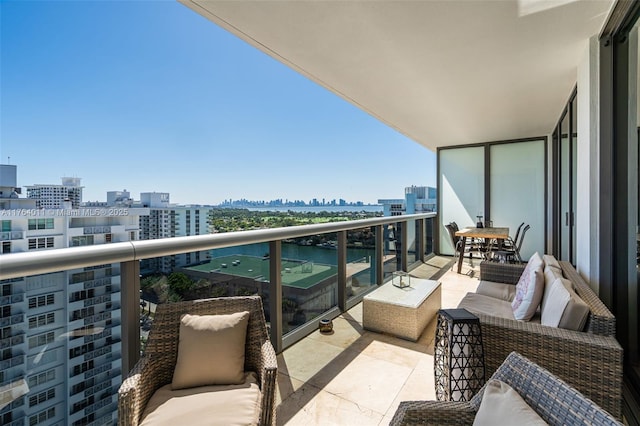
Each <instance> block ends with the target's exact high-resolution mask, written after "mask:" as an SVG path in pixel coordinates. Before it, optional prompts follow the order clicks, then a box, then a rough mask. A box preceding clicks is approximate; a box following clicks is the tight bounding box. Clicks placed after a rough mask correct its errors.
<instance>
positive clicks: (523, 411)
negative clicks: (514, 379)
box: [473, 379, 547, 426]
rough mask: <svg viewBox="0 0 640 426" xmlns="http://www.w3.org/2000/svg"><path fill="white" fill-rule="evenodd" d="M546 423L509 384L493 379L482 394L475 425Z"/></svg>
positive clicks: (494, 425) (500, 425) (530, 425)
mask: <svg viewBox="0 0 640 426" xmlns="http://www.w3.org/2000/svg"><path fill="white" fill-rule="evenodd" d="M515 424H518V425H529V426H532V425H534V426H535V425H546V424H547V423H546V422H545V421H544V420H542V417H540V416H539V415H538V413H536V412H535V411H534V410H533V408H531V407H530V406H529V405H527V403H526V402H525V400H524V399H522V397H521V396H520V395H519V394H518V392H516V391H515V389H513V388H512V387H511V386H509V385H508V384H506V383H504V382H501V381H500V380H496V379H491V380H489V381H488V382H487V386H486V388H485V390H484V393H483V394H482V402H480V407H479V408H478V412H477V413H476V417H475V419H474V420H473V426H484V425H490V426H502V425H505V426H506V425H515Z"/></svg>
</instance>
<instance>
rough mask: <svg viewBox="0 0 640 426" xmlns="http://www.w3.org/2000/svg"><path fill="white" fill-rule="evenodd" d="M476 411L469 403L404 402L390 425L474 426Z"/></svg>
mask: <svg viewBox="0 0 640 426" xmlns="http://www.w3.org/2000/svg"><path fill="white" fill-rule="evenodd" d="M476 411H477V410H476V409H475V408H474V407H473V406H472V405H471V404H470V403H469V402H449V401H445V402H439V401H403V402H401V403H400V406H399V407H398V409H397V410H396V412H395V414H394V416H393V419H391V423H389V425H390V426H399V425H403V426H404V425H434V426H435V425H472V424H473V419H474V417H475V416H476Z"/></svg>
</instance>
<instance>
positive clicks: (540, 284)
mask: <svg viewBox="0 0 640 426" xmlns="http://www.w3.org/2000/svg"><path fill="white" fill-rule="evenodd" d="M542 265H543V263H542V258H541V257H540V255H539V254H538V253H537V252H536V253H534V254H533V256H531V259H529V262H527V266H526V267H525V269H524V271H523V272H522V275H521V276H520V279H519V280H518V284H516V296H515V297H514V299H513V301H512V302H511V309H513V316H514V317H515V319H517V320H524V321H529V320H530V319H531V318H532V317H533V315H534V314H535V313H536V310H537V309H538V305H539V304H540V301H541V300H542V294H543V293H544V277H543V275H542Z"/></svg>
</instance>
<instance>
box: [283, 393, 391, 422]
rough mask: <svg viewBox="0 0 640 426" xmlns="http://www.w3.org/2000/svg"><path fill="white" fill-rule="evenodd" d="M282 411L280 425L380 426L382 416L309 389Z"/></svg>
mask: <svg viewBox="0 0 640 426" xmlns="http://www.w3.org/2000/svg"><path fill="white" fill-rule="evenodd" d="M286 402H287V404H282V405H280V406H279V407H278V412H277V415H276V419H277V424H278V425H284V424H286V425H294V426H297V425H300V426H308V425H322V426H325V425H327V426H333V425H335V426H341V425H353V426H359V425H362V426H368V425H372V426H373V425H378V424H380V422H381V420H382V414H380V413H377V412H375V411H373V410H370V409H367V408H365V407H362V406H361V405H360V404H357V403H355V402H353V401H349V400H347V399H344V398H341V397H339V396H337V395H334V394H331V393H329V392H326V391H323V390H319V389H316V388H314V387H313V386H311V385H305V386H304V387H303V388H301V389H300V390H299V391H297V392H296V393H294V394H293V395H291V396H290V397H289V398H288V399H287V401H286Z"/></svg>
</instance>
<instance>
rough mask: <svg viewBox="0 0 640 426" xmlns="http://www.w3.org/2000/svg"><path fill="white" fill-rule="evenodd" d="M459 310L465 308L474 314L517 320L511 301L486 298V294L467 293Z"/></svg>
mask: <svg viewBox="0 0 640 426" xmlns="http://www.w3.org/2000/svg"><path fill="white" fill-rule="evenodd" d="M458 308H460V309H462V308H464V309H466V310H467V311H469V312H472V313H474V314H485V315H491V316H493V317H500V318H505V319H510V320H514V319H515V318H514V317H513V310H512V309H511V303H510V302H509V301H507V300H500V299H496V298H495V297H490V296H485V295H484V294H477V293H467V294H466V296H464V297H463V298H462V300H461V301H460V304H459V305H458Z"/></svg>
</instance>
